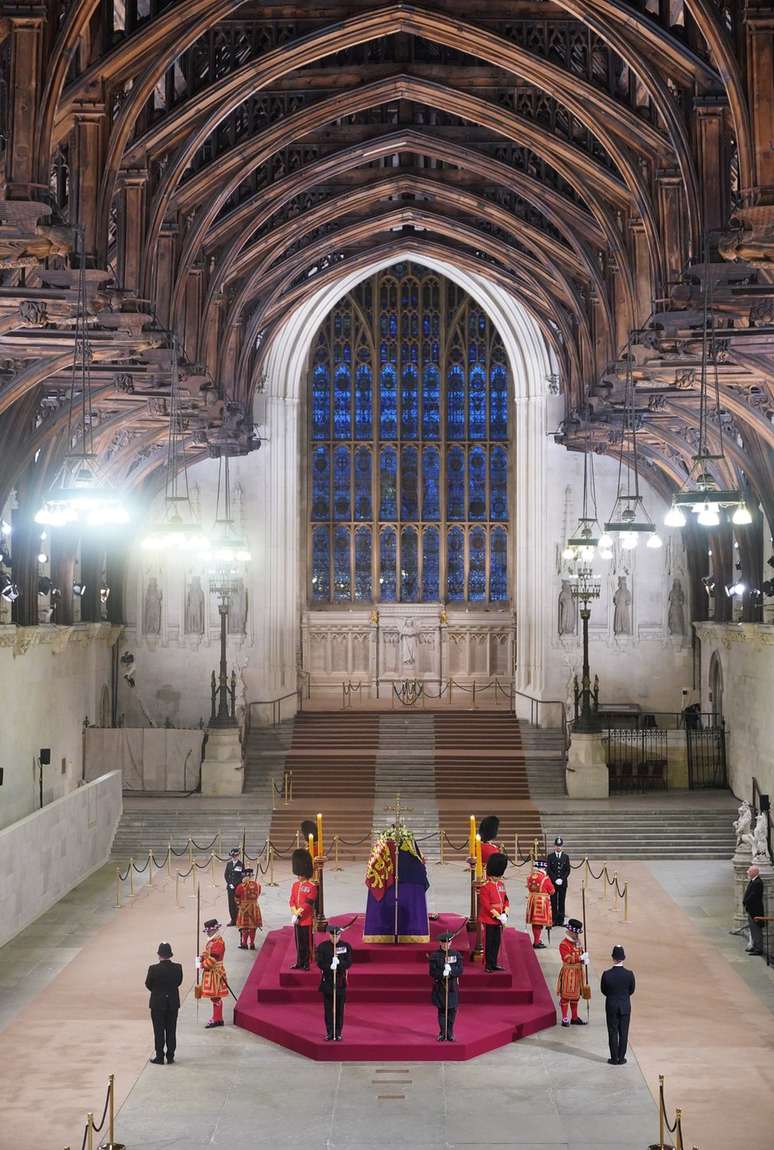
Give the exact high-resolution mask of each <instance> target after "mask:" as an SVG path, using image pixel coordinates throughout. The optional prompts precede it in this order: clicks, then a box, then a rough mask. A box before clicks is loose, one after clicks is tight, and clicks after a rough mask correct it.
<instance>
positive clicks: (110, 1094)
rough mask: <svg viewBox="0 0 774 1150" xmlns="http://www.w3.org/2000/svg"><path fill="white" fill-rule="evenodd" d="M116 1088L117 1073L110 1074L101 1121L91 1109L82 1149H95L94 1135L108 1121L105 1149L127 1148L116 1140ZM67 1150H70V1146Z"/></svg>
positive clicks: (87, 1118) (124, 1149)
mask: <svg viewBox="0 0 774 1150" xmlns="http://www.w3.org/2000/svg"><path fill="white" fill-rule="evenodd" d="M115 1089H116V1077H115V1074H111V1075H109V1076H108V1086H107V1091H106V1093H105V1105H104V1107H103V1108H102V1117H101V1118H100V1120H99V1122H98V1123H97V1122H95V1121H94V1114H93V1112H92V1111H91V1110H90V1111H89V1112H88V1113H87V1115H86V1125H85V1126H84V1128H83V1139H82V1140H81V1150H94V1135H95V1134H99V1133H100V1132H101V1131H102V1130H103V1129H104V1127H105V1122H107V1130H108V1133H107V1139H106V1141H105V1142H104V1143H102V1145H103V1146H104V1147H105V1150H126V1148H125V1146H124V1145H123V1144H122V1143H121V1142H116V1138H115V1116H116V1107H115ZM65 1150H70V1147H69V1146H66V1147H65Z"/></svg>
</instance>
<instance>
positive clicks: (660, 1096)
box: [658, 1074, 664, 1150]
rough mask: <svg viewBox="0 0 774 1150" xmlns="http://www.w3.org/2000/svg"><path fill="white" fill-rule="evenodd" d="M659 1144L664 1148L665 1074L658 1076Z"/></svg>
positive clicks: (662, 1149) (660, 1148)
mask: <svg viewBox="0 0 774 1150" xmlns="http://www.w3.org/2000/svg"><path fill="white" fill-rule="evenodd" d="M658 1146H659V1150H664V1075H663V1074H659V1076H658Z"/></svg>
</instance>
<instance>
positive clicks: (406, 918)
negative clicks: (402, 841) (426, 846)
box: [363, 850, 430, 942]
mask: <svg viewBox="0 0 774 1150" xmlns="http://www.w3.org/2000/svg"><path fill="white" fill-rule="evenodd" d="M429 886H430V883H429V882H428V878H427V867H426V866H425V864H424V863H423V862H422V861H421V860H420V859H418V858H417V857H416V855H413V854H411V853H410V852H409V851H405V850H403V851H399V852H398V941H399V942H429V941H430V924H429V922H428V919H427V888H428V887H429ZM394 939H395V887H394V886H391V887H390V888H389V889H388V890H387V891H385V894H384V897H383V898H382V899H381V901H379V900H377V899H375V898H374V896H373V895H372V894H371V892H370V891H369V892H368V902H367V903H366V918H365V928H364V930H363V942H394Z"/></svg>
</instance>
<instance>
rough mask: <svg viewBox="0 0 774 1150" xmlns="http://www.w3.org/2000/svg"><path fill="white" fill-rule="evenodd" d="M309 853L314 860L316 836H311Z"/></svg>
mask: <svg viewBox="0 0 774 1150" xmlns="http://www.w3.org/2000/svg"><path fill="white" fill-rule="evenodd" d="M309 853H310V855H311V856H312V858H314V835H310V836H309Z"/></svg>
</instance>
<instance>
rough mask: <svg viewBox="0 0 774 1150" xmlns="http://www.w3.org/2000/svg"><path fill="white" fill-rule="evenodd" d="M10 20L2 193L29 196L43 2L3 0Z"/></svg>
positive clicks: (39, 84)
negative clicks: (6, 122)
mask: <svg viewBox="0 0 774 1150" xmlns="http://www.w3.org/2000/svg"><path fill="white" fill-rule="evenodd" d="M3 15H4V16H5V18H6V19H7V20H9V21H10V28H11V33H10V35H11V50H10V57H11V67H10V70H9V76H8V101H9V108H8V142H7V145H6V150H5V180H6V195H7V196H8V198H9V199H17V200H28V199H32V198H33V180H34V167H35V163H34V161H35V155H34V141H35V122H36V118H37V111H38V100H39V98H40V86H41V69H42V42H43V23H44V20H45V15H46V7H45V5H44V4H24V3H17V2H16V0H6V2H5V3H4V4H3Z"/></svg>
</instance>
